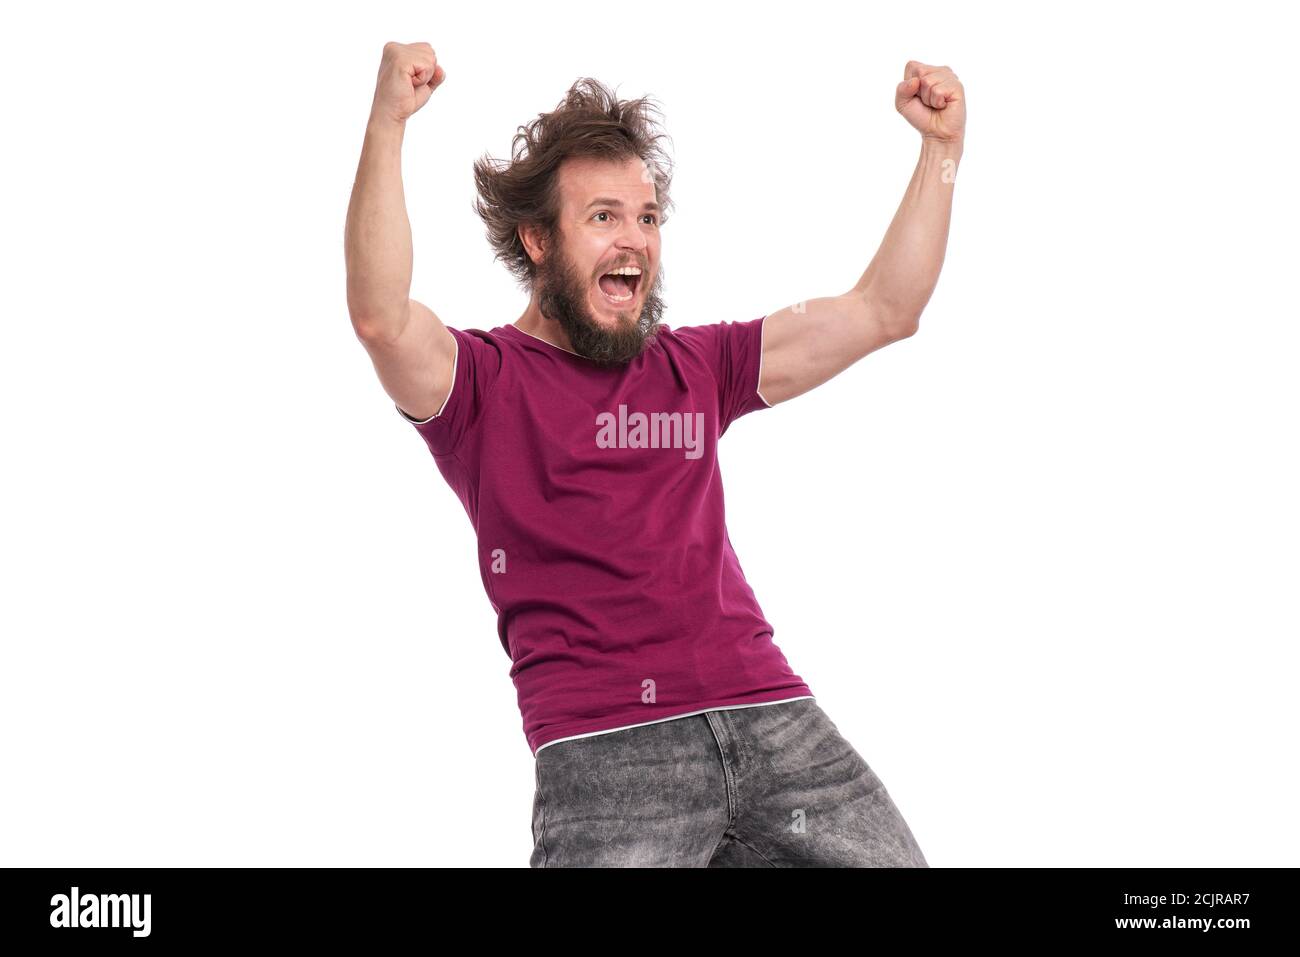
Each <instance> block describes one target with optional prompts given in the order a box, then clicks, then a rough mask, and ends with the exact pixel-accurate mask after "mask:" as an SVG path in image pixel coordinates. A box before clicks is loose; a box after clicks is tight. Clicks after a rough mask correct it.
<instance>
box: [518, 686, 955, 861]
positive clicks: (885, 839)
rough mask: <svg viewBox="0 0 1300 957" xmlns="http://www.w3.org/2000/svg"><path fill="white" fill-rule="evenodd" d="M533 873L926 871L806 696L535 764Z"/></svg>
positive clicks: (570, 744)
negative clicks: (552, 869) (562, 869)
mask: <svg viewBox="0 0 1300 957" xmlns="http://www.w3.org/2000/svg"><path fill="white" fill-rule="evenodd" d="M534 762H535V765H536V775H537V779H536V780H537V789H536V792H535V795H534V798H533V822H532V828H533V853H532V856H531V857H530V859H529V865H530V866H532V867H928V866H929V865H928V864H927V863H926V860H925V856H924V855H923V854H922V853H921V848H920V847H919V846H918V845H917V843H916V839H915V838H914V837H913V836H912V832H911V829H910V828H909V827H908V826H907V823H906V822H905V821H904V820H903V817H902V815H901V814H900V813H899V811H898V808H896V807H895V806H894V802H893V800H892V799H891V798H890V796H889V792H888V791H886V790H885V786H884V784H883V783H882V782H881V780H880V778H878V777H877V776H876V774H875V772H874V771H872V770H871V768H870V767H869V766H868V765H867V762H866V761H864V760H863V759H862V757H861V756H860V755H859V754H858V753H857V751H855V750H854V749H853V747H852V746H851V745H850V744H849V743H848V742H847V741H846V740H844V738H843V737H842V736H841V735H840V733H839V730H838V729H837V728H836V727H835V724H834V723H833V722H832V721H831V720H830V718H828V717H827V716H826V714H825V712H823V711H822V709H821V708H820V707H818V705H817V702H816V701H815V700H813V699H811V698H805V699H802V700H798V701H785V702H780V703H778V704H771V705H761V706H757V707H746V708H737V709H732V710H719V711H707V712H705V713H703V714H697V715H690V716H688V717H684V718H674V719H672V720H669V721H661V722H658V723H656V724H647V725H642V726H640V727H635V728H626V729H624V730H622V731H612V732H608V733H606V734H597V735H593V736H591V737H587V738H575V739H572V740H569V741H559V742H556V743H555V744H551V745H549V746H547V747H544V748H542V749H541V750H539V751H538V752H537V755H536V757H535V759H534Z"/></svg>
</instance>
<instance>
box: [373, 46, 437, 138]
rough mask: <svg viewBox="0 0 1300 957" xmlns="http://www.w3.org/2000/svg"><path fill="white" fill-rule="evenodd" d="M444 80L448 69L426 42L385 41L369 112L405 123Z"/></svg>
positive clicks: (427, 100)
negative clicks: (439, 63) (439, 64)
mask: <svg viewBox="0 0 1300 957" xmlns="http://www.w3.org/2000/svg"><path fill="white" fill-rule="evenodd" d="M445 79H447V71H446V70H444V69H443V68H442V67H440V66H438V57H437V55H436V54H434V52H433V47H431V46H429V44H427V43H385V44H384V57H383V59H382V60H381V61H380V63H379V79H378V80H377V81H376V83H375V102H374V105H373V106H372V107H371V112H372V113H374V114H375V115H376V116H383V117H387V118H389V119H392V120H395V121H396V122H398V123H405V122H406V120H407V118H408V117H410V116H411V115H412V114H414V113H415V112H416V111H417V110H418V109H419V108H420V107H422V106H424V104H426V103H428V102H429V97H430V96H432V95H433V91H434V90H436V89H437V88H438V87H439V86H440V85H441V83H442V81H443V80H445Z"/></svg>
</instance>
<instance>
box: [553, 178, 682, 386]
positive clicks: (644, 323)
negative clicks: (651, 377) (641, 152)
mask: <svg viewBox="0 0 1300 957" xmlns="http://www.w3.org/2000/svg"><path fill="white" fill-rule="evenodd" d="M645 168H646V167H645V165H644V164H643V163H642V161H641V160H639V159H630V160H627V161H625V162H611V161H608V160H601V159H593V158H589V157H574V158H572V159H569V160H566V161H565V162H564V164H563V165H561V167H560V172H559V183H560V196H561V204H560V218H559V224H558V235H556V236H555V237H554V238H553V240H552V241H551V243H550V244H549V245H548V246H547V248H546V252H545V254H544V255H543V256H542V260H541V262H539V263H538V265H537V291H538V304H539V307H540V308H541V312H542V315H544V316H545V317H546V318H548V319H554V320H556V321H557V322H558V323H559V324H560V326H561V327H562V328H563V329H564V330H565V332H566V333H567V334H568V336H569V341H570V343H571V344H572V346H573V351H574V352H576V353H578V354H579V355H581V356H586V357H587V358H589V359H593V360H595V361H597V362H601V363H609V364H613V363H624V362H628V361H630V360H632V359H634V358H635V357H636V356H638V355H640V353H641V351H642V350H643V349H644V348H645V344H646V342H647V341H649V340H650V338H651V337H653V335H654V333H655V332H656V331H657V329H658V326H659V318H660V316H661V315H662V314H663V299H662V296H661V291H662V285H663V284H662V272H661V271H660V269H659V219H660V212H659V207H658V205H657V204H656V202H655V187H654V181H653V179H652V178H651V177H649V176H648V175H647V176H643V174H642V170H644V169H645ZM624 266H630V267H634V268H633V269H632V270H631V271H633V272H635V271H636V270H638V269H639V270H640V275H632V276H618V277H615V276H610V275H608V274H609V273H610V272H611V271H613V270H617V269H619V268H620V267H624Z"/></svg>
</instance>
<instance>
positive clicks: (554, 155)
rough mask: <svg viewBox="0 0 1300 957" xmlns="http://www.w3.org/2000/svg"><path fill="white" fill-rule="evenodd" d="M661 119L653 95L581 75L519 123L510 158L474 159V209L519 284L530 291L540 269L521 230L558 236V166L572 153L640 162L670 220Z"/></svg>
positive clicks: (663, 218)
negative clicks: (625, 96) (623, 93)
mask: <svg viewBox="0 0 1300 957" xmlns="http://www.w3.org/2000/svg"><path fill="white" fill-rule="evenodd" d="M657 116H659V117H661V116H662V113H661V111H660V110H659V109H658V107H657V106H656V105H655V102H654V100H652V99H651V98H650V97H641V98H639V99H635V100H619V99H618V97H617V95H616V93H615V92H613V91H611V90H610V89H609V88H608V87H606V86H605V85H604V84H603V83H601V82H600V81H599V80H594V79H592V78H591V77H583V78H582V79H580V80H578V81H577V82H576V83H574V84H573V86H571V87H570V88H569V91H568V92H567V93H566V94H565V95H564V99H562V100H561V101H560V103H559V105H558V106H557V107H556V108H555V109H554V110H553V111H551V112H550V113H540V114H538V116H537V118H536V119H535V120H533V121H532V122H530V123H528V124H527V125H525V126H521V127H519V132H517V133H516V134H515V137H514V140H513V142H512V145H511V157H512V158H511V159H510V160H509V161H505V160H493V159H492V158H490V157H489V156H487V155H484V156H483V157H482V158H481V159H479V160H476V161H475V163H474V183H475V185H476V187H477V188H478V198H477V199H476V200H475V201H474V211H475V212H476V213H478V215H479V216H480V217H481V218H482V220H483V222H484V223H485V224H487V234H488V242H489V243H490V244H491V246H492V249H493V251H494V252H495V254H496V255H495V257H494V258H495V259H499V260H501V261H502V262H503V263H505V266H506V268H507V269H508V270H509V271H510V274H511V275H512V276H514V277H515V280H516V281H517V282H519V283H520V284H521V285H522V286H524V287H525V288H528V289H531V288H532V284H533V280H534V279H535V278H536V274H537V267H536V264H535V263H534V262H533V260H532V258H531V257H530V256H529V255H528V251H527V250H526V249H525V248H524V244H523V241H522V240H521V239H520V238H519V227H520V226H521V225H525V224H529V225H533V226H538V227H540V228H541V231H542V235H543V236H544V237H547V238H554V237H555V236H556V235H557V232H558V230H557V227H558V223H559V214H560V189H559V176H558V173H559V169H560V164H561V163H562V162H563V161H564V160H566V159H568V158H569V157H571V156H588V157H590V156H594V157H599V158H602V159H609V160H614V161H619V160H628V159H632V158H639V159H641V160H642V161H643V162H644V163H645V164H646V168H647V169H648V171H649V172H650V174H651V175H652V176H653V177H654V183H655V194H656V195H655V198H656V200H657V201H658V203H659V219H660V223H661V224H662V223H664V222H667V219H668V212H669V210H670V209H671V208H672V200H671V199H669V196H668V190H669V186H670V185H671V184H672V161H671V159H670V158H669V156H668V154H667V153H666V152H665V151H664V150H662V149H661V148H660V146H659V141H660V140H662V139H665V138H666V139H668V140H669V141H670V142H671V140H672V137H670V136H668V134H667V133H663V132H659V124H658V122H657V121H656V119H655V118H656V117H657Z"/></svg>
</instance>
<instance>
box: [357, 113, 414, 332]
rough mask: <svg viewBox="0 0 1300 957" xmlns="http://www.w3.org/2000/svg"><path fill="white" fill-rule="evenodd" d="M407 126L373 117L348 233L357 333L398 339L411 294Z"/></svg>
mask: <svg viewBox="0 0 1300 957" xmlns="http://www.w3.org/2000/svg"><path fill="white" fill-rule="evenodd" d="M405 132H406V126H405V123H399V122H396V121H394V120H392V119H388V118H384V117H377V116H373V115H372V116H371V118H370V121H369V122H368V123H367V124H366V137H365V141H364V143H363V144H362V147H361V161H360V162H359V164H358V165H357V177H356V181H355V183H353V186H352V200H351V202H350V203H349V205H348V217H347V226H346V229H345V232H344V239H343V245H344V255H345V257H346V259H347V272H348V312H349V313H350V314H351V316H352V322H353V325H354V326H355V327H356V329H357V332H358V333H360V332H362V331H363V329H364V331H366V332H369V333H376V334H379V335H384V334H386V333H388V334H395V333H396V332H397V331H398V330H400V329H401V327H402V325H403V324H404V323H405V322H406V317H407V310H408V308H409V306H408V303H409V301H410V295H411V223H410V220H409V219H408V218H407V215H406V196H405V193H404V191H403V189H402V139H403V137H404V135H405Z"/></svg>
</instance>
